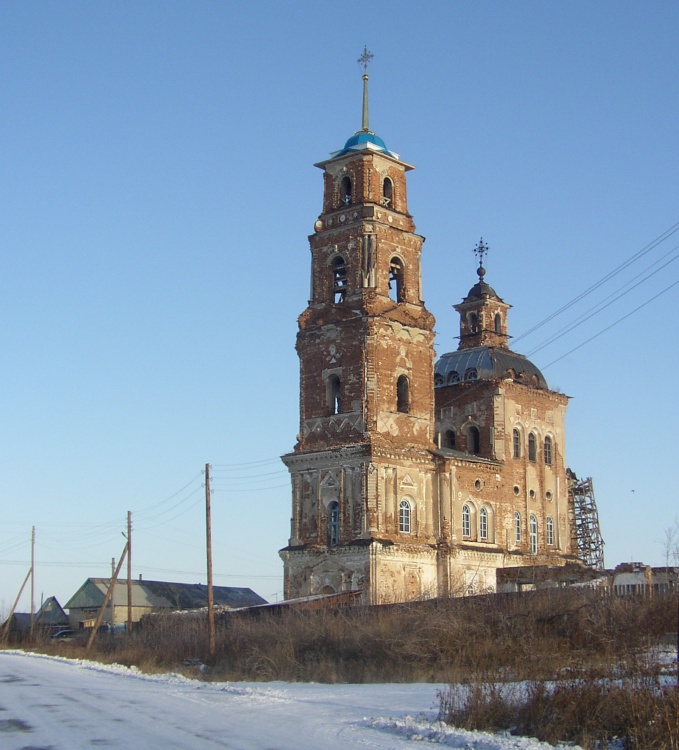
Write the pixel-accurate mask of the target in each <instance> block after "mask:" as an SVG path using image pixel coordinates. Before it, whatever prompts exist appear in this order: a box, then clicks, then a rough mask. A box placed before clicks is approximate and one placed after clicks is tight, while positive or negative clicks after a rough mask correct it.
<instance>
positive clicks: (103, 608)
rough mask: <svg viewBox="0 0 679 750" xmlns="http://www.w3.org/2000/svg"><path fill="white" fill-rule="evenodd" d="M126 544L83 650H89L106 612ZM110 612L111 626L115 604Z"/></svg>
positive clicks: (125, 553) (121, 565)
mask: <svg viewBox="0 0 679 750" xmlns="http://www.w3.org/2000/svg"><path fill="white" fill-rule="evenodd" d="M128 545H129V542H125V547H124V549H123V554H122V555H121V556H120V560H119V561H118V566H117V567H116V569H115V572H114V573H113V577H112V578H111V583H110V584H109V587H108V591H107V592H106V596H105V597H104V603H103V604H102V605H101V608H100V609H99V614H98V615H97V621H96V622H95V623H94V627H93V628H92V632H91V633H90V637H89V638H88V639H87V643H86V645H85V651H89V649H90V646H91V645H92V641H93V640H94V638H95V636H96V635H97V630H99V626H100V625H101V621H102V620H103V619H104V612H106V606H107V605H108V603H109V601H110V599H111V597H112V596H113V591H114V590H115V587H116V583H117V581H118V574H119V573H120V569H121V568H122V567H123V562H125V556H126V555H127V548H128ZM111 612H112V614H111V626H113V619H114V617H113V614H114V613H115V606H114V607H112V608H111Z"/></svg>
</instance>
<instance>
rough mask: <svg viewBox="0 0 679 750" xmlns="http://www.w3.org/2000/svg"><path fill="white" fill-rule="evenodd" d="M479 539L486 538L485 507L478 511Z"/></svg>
mask: <svg viewBox="0 0 679 750" xmlns="http://www.w3.org/2000/svg"><path fill="white" fill-rule="evenodd" d="M479 539H485V540H487V539H488V511H487V510H486V509H485V508H481V510H480V511H479Z"/></svg>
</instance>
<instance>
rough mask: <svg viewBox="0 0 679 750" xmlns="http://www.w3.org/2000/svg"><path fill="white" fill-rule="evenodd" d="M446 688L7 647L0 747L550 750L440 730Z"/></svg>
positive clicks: (0, 660) (1, 674)
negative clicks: (185, 669) (210, 671)
mask: <svg viewBox="0 0 679 750" xmlns="http://www.w3.org/2000/svg"><path fill="white" fill-rule="evenodd" d="M440 687H441V686H437V685H422V684H416V685H394V684H380V685H320V684H308V683H299V684H293V683H283V682H273V683H255V682H253V683H245V682H201V681H198V680H190V679H186V678H184V677H181V676H179V675H176V674H165V675H144V674H142V673H141V672H139V671H137V670H135V669H128V668H127V667H122V666H118V665H103V664H97V663H95V662H88V661H80V660H73V659H62V658H58V657H48V656H42V655H39V654H32V653H27V652H23V651H0V748H2V750H81V749H83V750H84V749H85V748H87V749H88V750H91V748H93V747H105V748H126V750H137V749H139V750H142V749H143V750H156V748H157V749H158V750H179V749H181V750H213V749H214V748H237V749H239V750H240V749H243V750H333V749H334V748H343V749H344V750H348V749H350V748H352V747H356V748H413V747H420V748H421V747H423V745H424V746H431V745H432V744H434V745H441V746H443V747H448V748H451V747H452V748H465V749H466V750H508V749H509V748H522V749H523V750H547V748H549V749H550V750H552V748H551V746H550V745H546V744H544V743H541V742H538V741H537V740H532V739H527V738H520V737H511V736H509V735H504V734H503V735H499V734H487V733H483V732H467V731H463V730H458V729H453V728H451V727H448V726H446V725H444V724H442V723H440V722H437V721H436V713H437V706H438V701H437V697H436V692H437V689H438V688H440ZM569 750H577V748H574V747H573V746H569Z"/></svg>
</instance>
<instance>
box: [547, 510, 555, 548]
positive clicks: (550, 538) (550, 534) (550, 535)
mask: <svg viewBox="0 0 679 750" xmlns="http://www.w3.org/2000/svg"><path fill="white" fill-rule="evenodd" d="M546 526H547V544H548V545H549V546H550V547H552V546H554V521H553V520H552V517H551V516H548V518H547V521H546Z"/></svg>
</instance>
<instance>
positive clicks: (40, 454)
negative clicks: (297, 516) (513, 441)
mask: <svg viewBox="0 0 679 750" xmlns="http://www.w3.org/2000/svg"><path fill="white" fill-rule="evenodd" d="M678 27H679V6H677V4H676V3H675V2H662V1H655V2H626V1H624V0H623V1H618V2H604V1H602V2H589V1H588V2H580V1H579V0H574V1H571V2H568V3H547V2H532V1H531V0H528V1H526V2H520V3H519V2H514V3H512V2H499V1H498V2H428V3H422V4H420V5H419V6H418V7H415V4H414V3H408V2H401V1H399V0H392V2H380V1H376V2H372V3H363V2H355V1H354V0H347V1H346V2H342V3H330V2H285V3H282V2H255V3H252V4H250V5H246V4H241V3H228V2H200V3H198V2H191V3H190V2H166V1H163V2H153V1H149V2H142V3H139V2H126V1H124V0H123V1H122V2H116V3H105V2H101V3H91V2H40V3H38V2H30V1H29V2H26V1H23V0H22V1H21V2H19V1H18V0H4V2H2V3H0V80H1V81H2V85H1V87H0V92H1V96H2V115H1V116H0V159H1V162H0V244H1V253H0V262H1V263H2V266H1V268H0V347H1V350H2V352H3V354H2V365H1V367H0V374H1V380H0V415H1V418H2V424H3V430H2V433H3V437H2V450H1V451H0V456H1V459H0V461H1V462H0V503H2V508H3V513H2V522H1V523H0V612H7V611H8V609H9V607H10V606H11V604H12V602H13V600H14V598H15V596H16V594H17V593H18V590H19V587H20V585H21V581H22V580H23V578H24V576H25V574H26V572H27V570H28V566H29V560H30V536H31V527H32V526H35V527H36V563H37V566H36V581H35V590H36V600H37V604H39V603H40V597H41V595H44V596H45V597H46V596H50V595H56V596H57V597H58V598H59V599H60V601H62V603H65V601H66V600H67V599H68V598H69V597H70V596H71V595H72V594H73V593H74V592H75V591H76V589H77V588H78V587H79V585H80V584H81V583H82V582H83V581H84V580H85V578H86V577H88V576H107V575H109V574H110V570H111V558H118V557H119V555H120V553H121V551H122V547H123V544H124V541H125V540H124V539H123V537H122V536H121V532H122V531H124V529H125V521H126V513H127V511H128V510H130V511H132V513H133V523H134V537H133V542H134V545H133V548H134V554H133V575H134V576H135V577H136V576H138V575H139V574H142V575H143V576H144V577H145V578H149V579H152V578H155V579H166V580H178V581H187V582H197V581H205V572H204V571H205V564H204V533H205V532H204V515H203V508H204V504H203V503H204V494H203V492H204V490H203V488H202V482H203V481H204V477H203V476H202V474H201V471H202V470H203V468H204V465H205V463H207V462H209V463H211V464H212V465H213V466H214V469H213V475H214V490H215V491H214V494H213V500H212V507H213V544H214V548H215V552H214V566H215V583H217V584H222V585H234V586H250V587H252V588H253V589H254V590H255V591H257V592H258V593H260V594H261V595H262V596H264V597H265V598H267V599H270V600H273V599H275V598H276V597H280V596H281V595H282V565H281V563H280V561H279V558H278V554H277V551H278V549H279V548H281V547H283V546H284V545H285V544H286V543H287V537H288V533H289V516H290V507H289V489H288V478H287V474H286V471H285V469H284V467H283V465H282V464H281V463H280V461H279V460H278V456H280V455H281V454H282V453H285V452H288V451H289V450H291V449H292V447H293V445H294V443H295V435H296V433H297V430H298V365H297V357H296V354H295V351H294V342H295V333H296V318H297V315H299V313H300V312H301V311H302V310H303V309H304V307H305V306H306V303H307V297H308V278H309V251H308V242H307V236H308V235H309V234H310V233H311V232H312V231H313V223H314V221H315V220H316V218H317V216H318V214H319V212H320V210H321V199H322V179H321V172H320V171H319V170H317V169H315V168H314V167H313V164H314V163H315V162H318V161H321V160H322V159H324V158H327V156H328V155H329V153H330V152H331V151H334V150H336V149H338V148H340V147H341V146H342V144H343V143H344V141H345V140H346V139H347V138H348V137H349V136H350V135H351V134H352V133H353V132H354V131H355V130H357V129H358V128H359V127H360V104H361V79H360V73H361V71H360V69H359V66H358V65H357V64H356V59H357V58H358V56H359V54H360V53H361V51H362V49H363V46H364V44H367V45H368V47H369V49H370V50H371V51H372V52H373V53H374V54H375V58H374V61H373V64H372V66H371V71H370V74H371V78H370V118H371V120H370V124H371V127H372V129H373V130H375V131H376V132H377V133H378V134H379V135H380V136H381V137H382V138H384V140H385V141H386V143H387V146H388V147H389V148H390V149H391V150H393V151H396V152H397V153H399V154H400V155H401V157H402V158H403V159H404V160H405V161H407V162H409V163H411V164H414V165H415V166H416V170H415V171H414V172H411V173H410V176H409V205H410V210H411V213H412V214H413V215H414V218H415V222H416V224H417V229H418V232H420V233H421V234H423V235H424V236H425V237H426V238H427V241H426V244H425V249H424V253H423V276H424V296H425V300H426V303H427V306H428V308H429V309H430V310H431V311H432V312H433V313H434V315H435V316H436V318H437V326H436V330H437V349H438V351H439V353H443V352H446V351H450V350H452V349H454V348H456V346H457V342H456V340H455V338H454V337H455V335H456V333H457V321H456V316H455V313H454V310H453V309H452V305H453V304H456V303H457V302H459V301H460V300H461V299H462V297H463V296H464V295H465V293H466V292H467V290H468V289H469V288H470V286H471V285H472V284H473V283H474V281H475V278H476V275H475V265H476V264H475V259H474V256H473V254H472V249H473V247H474V245H475V244H476V243H477V242H478V240H479V238H480V237H481V236H483V238H484V240H486V241H487V242H488V244H489V245H490V248H491V250H490V254H489V256H488V258H487V262H486V265H487V269H488V273H487V276H486V280H487V281H488V282H489V283H490V284H492V285H493V287H494V288H495V289H496V290H497V291H498V293H499V294H500V295H501V296H502V297H503V298H504V299H505V300H506V301H507V302H509V303H510V304H512V305H513V308H512V310H511V317H510V333H512V334H513V335H514V336H515V339H516V340H515V343H514V344H513V346H514V348H515V349H516V350H517V351H519V352H522V353H525V354H531V352H532V351H533V350H535V349H536V348H537V347H539V346H540V345H541V344H542V343H543V342H544V341H545V340H547V339H548V338H550V337H551V336H553V335H555V334H557V333H559V332H560V331H561V330H562V329H563V328H566V327H568V326H569V324H570V323H572V322H573V321H575V320H577V319H578V318H579V316H582V315H585V313H586V312H587V311H588V310H590V308H592V307H593V306H595V305H597V304H600V303H601V302H602V301H604V300H606V299H607V298H608V297H609V295H613V296H616V295H615V294H614V293H615V292H616V290H618V289H621V288H622V289H626V288H627V287H626V286H625V285H632V284H633V283H636V281H639V280H641V279H643V278H644V277H645V276H646V275H647V274H649V273H650V272H651V271H657V270H658V269H659V268H660V266H662V265H663V264H665V263H667V265H666V267H664V268H663V269H662V270H659V271H658V272H657V273H655V274H654V275H653V276H652V277H650V278H649V279H648V280H647V281H645V282H644V283H641V284H639V285H638V286H637V287H636V288H634V289H632V290H631V291H630V292H629V293H628V294H626V295H625V296H623V297H621V298H620V299H618V300H617V301H614V302H612V304H610V305H609V306H607V307H606V308H605V309H604V310H603V311H602V312H600V313H599V314H596V315H594V316H593V317H591V318H589V319H587V320H585V321H584V322H582V323H581V324H580V325H579V326H578V327H577V328H575V329H574V330H573V331H571V332H569V333H565V334H564V335H560V336H559V337H558V338H557V339H556V340H555V341H554V342H553V343H551V344H550V345H549V346H547V347H545V348H543V349H540V350H539V351H537V352H536V353H534V354H532V355H531V358H532V359H533V360H534V361H535V363H536V364H537V365H538V366H539V367H541V368H543V371H544V374H545V376H546V377H547V379H548V382H549V384H550V386H552V387H555V388H559V389H561V390H562V391H563V392H564V393H566V394H568V395H569V396H571V397H572V400H571V402H570V406H569V411H568V422H567V428H568V435H567V448H566V450H567V459H568V464H569V466H570V467H571V468H573V469H574V470H575V471H576V472H577V473H578V474H579V475H581V476H592V477H593V479H594V486H595V491H596V498H597V502H598V506H599V512H600V519H601V525H602V531H603V535H604V539H605V541H606V548H605V552H606V564H607V566H609V567H612V566H614V565H615V564H617V563H619V562H623V561H629V560H643V561H645V562H648V563H651V564H655V565H661V564H664V562H665V559H664V552H663V546H662V540H663V537H664V532H665V529H667V528H669V527H670V526H672V525H673V523H674V519H675V518H676V517H677V515H679V503H678V502H677V490H676V482H675V478H674V471H673V468H674V460H675V456H674V451H675V449H676V445H677V440H676V435H675V425H676V424H677V423H679V407H678V406H677V401H676V397H675V394H674V384H675V382H676V373H677V371H678V370H679V354H678V352H677V334H676V316H677V304H678V303H679V285H677V286H675V287H671V285H672V284H673V283H675V282H677V281H679V263H677V262H674V259H675V258H676V257H677V253H678V252H679V247H678V246H679V232H676V233H672V234H669V235H668V236H667V237H665V239H663V240H662V241H661V242H660V243H659V244H658V245H657V247H654V248H652V249H651V250H649V251H648V252H647V253H645V254H644V255H643V256H642V257H640V258H638V259H637V260H636V261H635V262H634V263H631V264H630V265H629V266H627V267H626V268H625V269H623V270H622V271H621V272H620V273H619V274H617V275H616V276H615V277H614V278H612V279H610V280H609V281H608V282H606V283H605V284H602V285H601V286H598V287H597V288H596V289H595V290H594V291H592V292H591V293H590V294H589V295H588V296H587V297H585V298H584V299H583V300H581V301H580V302H578V303H577V304H576V305H573V307H571V308H569V309H568V310H567V311H566V312H564V313H562V314H561V315H559V316H557V317H555V318H554V319H552V320H550V321H549V322H547V323H546V324H544V325H543V326H541V327H540V328H538V329H537V330H535V331H533V332H532V333H530V334H529V335H527V336H522V334H524V333H526V332H527V331H530V329H532V328H533V327H534V326H535V325H536V324H538V323H541V322H542V321H544V320H545V319H547V318H548V317H549V316H550V315H551V314H552V313H553V312H555V311H556V310H559V309H560V308H561V307H563V306H564V305H566V304H567V303H569V302H570V301H571V300H573V299H575V298H576V297H577V296H578V295H580V294H581V293H582V292H584V291H586V290H587V289H589V288H590V287H591V286H593V285H595V284H596V283H597V282H599V281H600V280H601V279H603V278H604V277H605V276H606V275H607V274H609V273H610V272H611V271H613V270H614V269H616V268H618V267H619V266H620V265H621V264H623V263H624V262H625V261H627V260H628V259H630V258H632V257H633V256H635V254H637V253H639V251H641V250H642V249H643V248H645V247H646V246H647V245H648V244H649V243H651V242H652V241H653V240H655V239H656V238H658V237H661V236H663V235H664V234H665V233H666V232H667V230H670V229H671V228H675V225H677V222H679V204H678V202H677V178H678V174H679V172H678V170H677V164H678V161H679V146H678V140H677V137H676V123H677V101H678V97H677V93H678V92H677V81H678V79H677V70H678V69H679V51H678V48H677V45H676V39H677V33H678V31H679V28H678ZM662 258H664V259H663V260H661V259H662ZM670 287H671V288H670ZM647 302H648V304H645V303H647ZM641 305H644V306H643V307H641V309H639V310H638V311H637V312H634V313H633V314H630V313H632V311H633V310H635V308H637V307H640V306H641ZM626 315H628V317H627V318H625V319H623V317H624V316H626ZM616 321H620V322H617V323H616ZM612 324H615V325H613V327H612V328H610V329H609V330H607V331H605V330H604V329H606V328H607V327H608V326H611V325H612ZM598 334H601V335H598ZM594 336H596V338H594V339H593V340H592V341H590V342H589V343H586V344H584V345H583V346H581V345H582V344H583V343H584V342H586V341H587V340H588V339H590V338H591V337H594ZM575 347H580V348H578V349H577V350H575V351H573V352H572V353H570V354H569V352H571V350H572V349H574V348H575ZM564 355H566V356H564ZM552 363H553V364H552ZM20 606H21V608H22V609H24V610H25V609H27V608H28V597H27V595H26V594H25V595H24V596H23V597H22V600H21V605H20Z"/></svg>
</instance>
